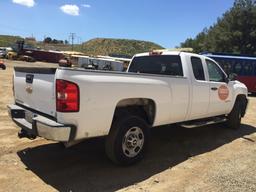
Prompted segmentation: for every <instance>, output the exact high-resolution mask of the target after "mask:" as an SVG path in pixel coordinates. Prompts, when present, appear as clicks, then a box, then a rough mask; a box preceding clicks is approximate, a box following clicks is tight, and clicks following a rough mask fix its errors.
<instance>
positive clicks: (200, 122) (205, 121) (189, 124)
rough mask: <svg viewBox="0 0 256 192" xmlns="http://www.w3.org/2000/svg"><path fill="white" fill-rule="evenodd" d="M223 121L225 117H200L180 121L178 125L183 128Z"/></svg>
mask: <svg viewBox="0 0 256 192" xmlns="http://www.w3.org/2000/svg"><path fill="white" fill-rule="evenodd" d="M225 121H227V118H226V117H213V118H207V119H201V120H193V121H188V122H185V123H181V124H179V125H180V126H182V127H185V128H195V127H202V126H205V125H212V124H216V123H223V122H225Z"/></svg>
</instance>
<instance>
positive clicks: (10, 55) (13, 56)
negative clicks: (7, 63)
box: [6, 51, 18, 60]
mask: <svg viewBox="0 0 256 192" xmlns="http://www.w3.org/2000/svg"><path fill="white" fill-rule="evenodd" d="M6 58H7V59H12V60H14V59H17V58H18V54H17V53H16V52H14V51H9V52H8V53H7V54H6Z"/></svg>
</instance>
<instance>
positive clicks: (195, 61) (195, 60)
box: [191, 57, 205, 81]
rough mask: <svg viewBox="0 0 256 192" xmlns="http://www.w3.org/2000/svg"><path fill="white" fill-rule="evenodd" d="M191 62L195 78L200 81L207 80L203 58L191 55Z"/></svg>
mask: <svg viewBox="0 0 256 192" xmlns="http://www.w3.org/2000/svg"><path fill="white" fill-rule="evenodd" d="M191 64H192V69H193V73H194V77H195V79H196V80H199V81H205V75H204V68H203V64H202V60H201V59H200V58H199V57H191Z"/></svg>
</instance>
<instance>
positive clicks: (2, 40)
mask: <svg viewBox="0 0 256 192" xmlns="http://www.w3.org/2000/svg"><path fill="white" fill-rule="evenodd" d="M21 39H22V38H21V37H20V36H11V35H0V47H10V46H12V45H13V44H14V43H15V42H16V41H17V40H21Z"/></svg>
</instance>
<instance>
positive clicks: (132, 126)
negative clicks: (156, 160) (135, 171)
mask: <svg viewBox="0 0 256 192" xmlns="http://www.w3.org/2000/svg"><path fill="white" fill-rule="evenodd" d="M148 139H149V126H148V124H147V123H146V121H145V120H144V119H142V118H140V117H138V116H132V115H128V116H125V117H120V118H116V120H115V121H114V122H113V124H112V127H111V130H110V133H109V135H108V136H107V139H106V153H107V156H108V157H109V158H110V159H111V160H112V161H113V162H115V163H117V164H121V165H130V164H133V163H135V162H137V161H139V160H140V159H141V158H142V157H143V155H144V152H145V149H146V146H147V144H148Z"/></svg>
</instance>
